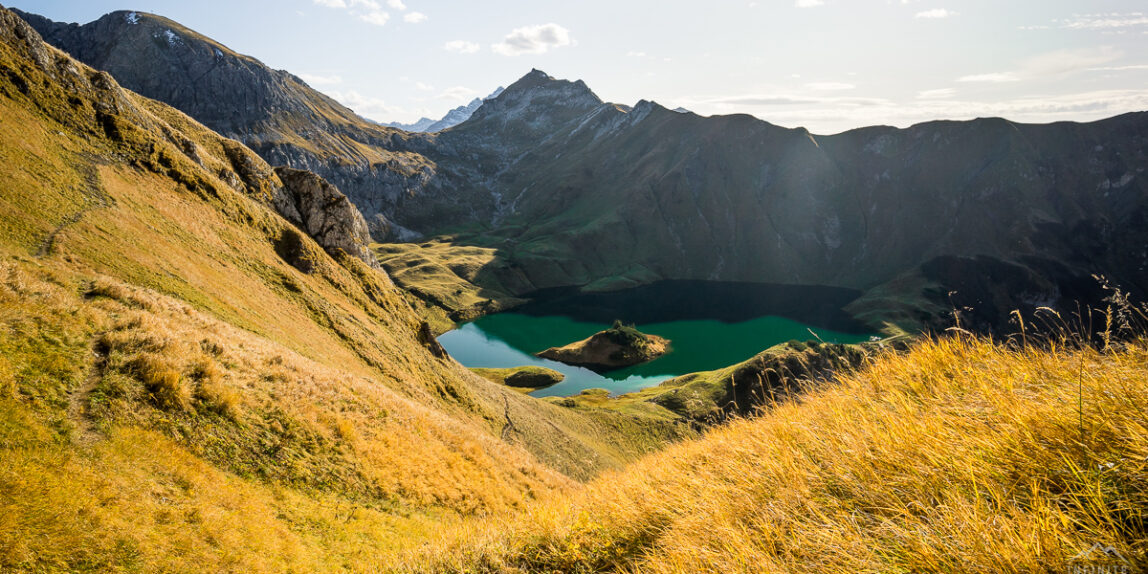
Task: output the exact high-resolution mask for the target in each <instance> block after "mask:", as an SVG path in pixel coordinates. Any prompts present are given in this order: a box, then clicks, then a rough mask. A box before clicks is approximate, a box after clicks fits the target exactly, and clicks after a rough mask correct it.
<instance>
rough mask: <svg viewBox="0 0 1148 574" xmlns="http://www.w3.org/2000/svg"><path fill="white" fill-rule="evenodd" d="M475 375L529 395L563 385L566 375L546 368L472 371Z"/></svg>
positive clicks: (475, 369) (480, 369)
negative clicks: (559, 384) (539, 390)
mask: <svg viewBox="0 0 1148 574" xmlns="http://www.w3.org/2000/svg"><path fill="white" fill-rule="evenodd" d="M471 371H473V372H474V374H476V375H478V376H480V377H483V378H485V379H487V380H490V381H494V382H496V383H498V384H500V385H506V386H508V387H511V388H513V389H514V390H516V391H521V392H523V393H529V392H532V391H537V390H538V389H545V388H546V387H549V386H551V385H556V384H558V383H561V382H562V380H563V379H565V378H566V375H563V374H562V373H559V372H558V371H555V370H554V369H547V368H546V367H531V366H527V367H512V368H509V369H482V368H474V369H471Z"/></svg>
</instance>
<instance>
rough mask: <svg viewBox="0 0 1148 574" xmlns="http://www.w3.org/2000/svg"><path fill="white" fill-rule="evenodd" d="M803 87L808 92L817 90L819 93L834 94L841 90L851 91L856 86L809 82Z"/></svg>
mask: <svg viewBox="0 0 1148 574" xmlns="http://www.w3.org/2000/svg"><path fill="white" fill-rule="evenodd" d="M805 87H806V88H808V89H810V90H817V91H819V92H834V91H841V90H852V89H854V88H856V87H857V86H854V85H853V84H846V83H844V82H810V83H808V84H805Z"/></svg>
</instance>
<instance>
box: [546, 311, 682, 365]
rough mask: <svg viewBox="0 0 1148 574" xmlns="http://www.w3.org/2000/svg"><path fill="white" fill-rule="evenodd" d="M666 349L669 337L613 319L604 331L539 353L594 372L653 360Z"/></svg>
mask: <svg viewBox="0 0 1148 574" xmlns="http://www.w3.org/2000/svg"><path fill="white" fill-rule="evenodd" d="M669 350H670V340H669V339H665V338H663V337H659V336H657V335H649V334H646V333H643V332H641V331H639V330H637V329H635V328H634V326H633V325H623V324H622V322H621V321H614V326H613V327H610V328H609V329H606V330H605V331H599V332H597V333H594V334H593V335H591V336H590V337H588V338H586V339H583V340H581V341H577V342H574V343H570V344H569V345H565V346H562V347H551V348H549V349H546V350H545V351H542V352H541V353H538V356H539V357H542V358H543V359H550V360H552V361H558V362H560V363H566V364H567V365H577V366H580V367H587V368H589V369H592V370H595V371H610V370H613V369H620V368H622V367H629V366H631V365H637V364H639V363H645V362H647V361H652V360H654V359H656V358H658V357H661V356H662V355H664V354H666V352H667V351H669Z"/></svg>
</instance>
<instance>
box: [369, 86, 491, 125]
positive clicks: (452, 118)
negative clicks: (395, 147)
mask: <svg viewBox="0 0 1148 574" xmlns="http://www.w3.org/2000/svg"><path fill="white" fill-rule="evenodd" d="M502 90H503V88H502V87H499V88H497V89H496V90H494V92H493V93H491V94H490V95H489V96H487V97H485V98H475V99H473V100H471V102H470V103H469V104H467V105H465V106H459V107H457V108H454V109H453V110H450V111H449V112H447V113H446V115H445V116H443V117H442V119H440V120H437V121H436V120H432V119H430V118H421V119H419V121H417V122H415V123H413V124H402V123H397V122H392V123H388V124H383V125H385V126H388V127H392V128H397V129H400V130H404V131H408V132H440V131H442V130H445V129H447V128H452V127H454V126H457V125H458V124H461V123H462V122H465V121H466V120H468V119H470V116H472V115H474V112H475V110H477V109H478V107H479V106H481V105H482V102H484V101H486V100H489V99H492V98H495V97H498V94H501V93H502Z"/></svg>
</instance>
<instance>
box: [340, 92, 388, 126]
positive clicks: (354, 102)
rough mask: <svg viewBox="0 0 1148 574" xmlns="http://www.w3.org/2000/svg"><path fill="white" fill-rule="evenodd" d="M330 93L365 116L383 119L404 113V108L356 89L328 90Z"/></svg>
mask: <svg viewBox="0 0 1148 574" xmlns="http://www.w3.org/2000/svg"><path fill="white" fill-rule="evenodd" d="M328 95H330V96H331V97H332V98H334V99H335V101H337V102H339V103H341V104H343V105H344V106H347V107H348V108H351V110H352V111H354V112H355V113H356V114H359V115H360V116H363V117H365V118H371V119H375V120H380V121H381V120H385V119H386V118H391V117H395V116H397V115H400V114H403V113H404V110H403V109H402V108H400V107H396V106H392V105H389V104H387V102H386V101H384V100H382V99H381V98H374V97H370V96H364V95H363V94H360V93H359V92H357V91H355V90H350V91H347V92H328Z"/></svg>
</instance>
